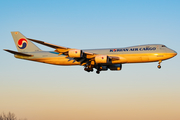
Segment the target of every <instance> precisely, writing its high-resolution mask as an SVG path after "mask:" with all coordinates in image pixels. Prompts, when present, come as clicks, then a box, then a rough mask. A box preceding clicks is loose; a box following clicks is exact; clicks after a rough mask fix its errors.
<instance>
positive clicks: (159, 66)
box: [157, 60, 162, 69]
mask: <svg viewBox="0 0 180 120" xmlns="http://www.w3.org/2000/svg"><path fill="white" fill-rule="evenodd" d="M161 62H162V61H161V60H160V61H159V63H158V64H159V65H158V66H157V67H158V68H159V69H161Z"/></svg>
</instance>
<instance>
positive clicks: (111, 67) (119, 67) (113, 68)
mask: <svg viewBox="0 0 180 120" xmlns="http://www.w3.org/2000/svg"><path fill="white" fill-rule="evenodd" d="M109 69H110V70H121V69H122V64H114V65H110V66H109Z"/></svg>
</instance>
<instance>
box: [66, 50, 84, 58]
mask: <svg viewBox="0 0 180 120" xmlns="http://www.w3.org/2000/svg"><path fill="white" fill-rule="evenodd" d="M68 56H69V57H72V58H80V57H82V56H83V52H82V50H69V52H68Z"/></svg>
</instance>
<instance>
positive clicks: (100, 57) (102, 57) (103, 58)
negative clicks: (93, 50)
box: [95, 55, 109, 64]
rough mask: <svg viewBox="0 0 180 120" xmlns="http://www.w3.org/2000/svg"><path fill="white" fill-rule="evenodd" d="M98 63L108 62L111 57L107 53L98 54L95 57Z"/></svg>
mask: <svg viewBox="0 0 180 120" xmlns="http://www.w3.org/2000/svg"><path fill="white" fill-rule="evenodd" d="M95 62H96V64H102V63H108V62H109V57H108V56H107V55H97V56H96V57H95Z"/></svg>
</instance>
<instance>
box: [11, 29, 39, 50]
mask: <svg viewBox="0 0 180 120" xmlns="http://www.w3.org/2000/svg"><path fill="white" fill-rule="evenodd" d="M11 34H12V37H13V39H14V43H15V45H16V47H17V50H18V51H19V52H35V51H41V49H39V48H38V47H37V46H36V45H35V44H33V43H32V42H31V41H29V40H28V39H26V37H25V36H24V35H22V34H21V33H20V32H18V31H15V32H11Z"/></svg>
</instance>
